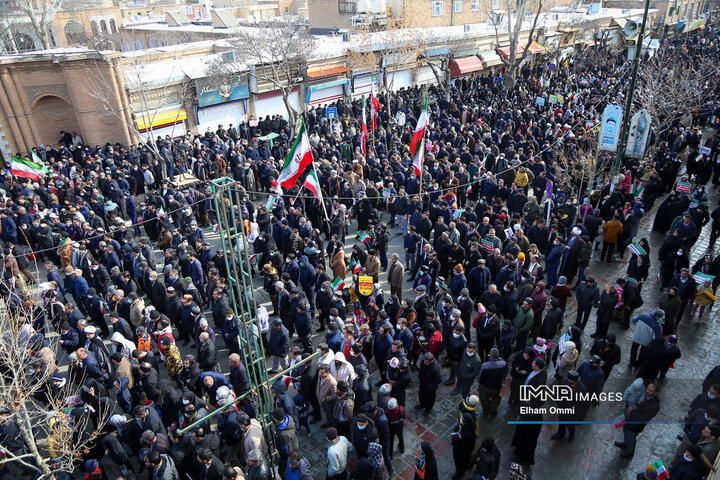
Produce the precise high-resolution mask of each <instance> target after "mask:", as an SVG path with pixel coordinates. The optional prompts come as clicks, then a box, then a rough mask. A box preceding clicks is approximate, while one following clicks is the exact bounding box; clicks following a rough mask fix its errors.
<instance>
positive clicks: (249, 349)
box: [183, 177, 277, 460]
mask: <svg viewBox="0 0 720 480" xmlns="http://www.w3.org/2000/svg"><path fill="white" fill-rule="evenodd" d="M210 189H211V191H212V193H213V202H214V204H215V211H216V212H217V217H218V227H219V230H218V233H219V235H220V244H221V247H222V250H223V252H224V256H223V258H224V260H225V267H226V269H227V272H228V274H227V275H228V286H229V294H230V305H231V307H232V309H233V311H234V312H235V317H236V318H237V324H238V332H239V336H238V338H239V341H240V357H241V358H242V361H243V364H244V365H245V369H246V370H247V374H248V379H249V381H250V386H251V390H250V391H249V392H248V393H246V394H245V395H242V396H241V397H240V398H238V399H236V400H235V402H233V404H234V403H236V402H238V401H240V400H241V399H243V398H245V397H249V396H250V395H252V399H253V400H254V403H255V409H256V411H257V419H258V421H259V422H260V424H261V425H262V426H263V431H264V433H265V439H266V441H267V443H268V445H273V434H272V428H271V427H272V425H273V422H272V418H271V415H270V414H271V412H272V408H273V404H274V401H273V398H272V395H271V393H270V387H271V386H272V381H275V379H276V378H277V376H275V377H272V378H268V374H267V368H266V365H265V349H264V347H263V342H262V339H261V338H260V336H261V335H262V330H261V327H260V320H259V319H258V316H257V314H256V312H257V309H256V303H255V290H254V288H253V283H252V276H251V273H250V272H252V268H251V266H250V258H249V255H248V241H247V236H246V231H245V228H246V226H245V225H246V224H245V219H244V218H243V216H242V206H243V204H244V195H245V194H244V191H243V189H242V187H241V186H240V185H239V184H238V183H237V182H236V181H235V180H233V179H232V178H229V177H223V178H219V179H216V180H213V181H212V182H211V183H210ZM221 410H222V409H218V410H215V411H214V412H213V413H211V414H210V415H207V416H206V417H205V418H204V419H203V420H205V419H206V418H209V417H212V416H214V415H215V414H217V413H219V412H220V411H221ZM195 423H197V422H195ZM191 426H192V425H191ZM188 429H189V427H188V428H185V429H184V430H183V431H186V430H188ZM270 451H272V449H270ZM270 460H272V459H270Z"/></svg>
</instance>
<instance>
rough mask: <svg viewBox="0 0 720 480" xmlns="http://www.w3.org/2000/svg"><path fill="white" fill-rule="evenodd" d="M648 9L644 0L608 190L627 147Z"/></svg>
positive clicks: (615, 177)
mask: <svg viewBox="0 0 720 480" xmlns="http://www.w3.org/2000/svg"><path fill="white" fill-rule="evenodd" d="M649 10H650V0H645V10H644V11H643V17H642V23H641V24H640V33H639V34H638V39H637V40H636V42H635V57H634V58H633V60H632V62H633V63H632V72H631V74H630V87H629V88H628V94H627V101H626V102H625V111H624V112H623V121H622V127H621V129H620V141H619V142H618V148H617V156H616V157H615V166H614V167H613V172H612V184H611V185H610V191H611V192H612V191H613V190H615V184H616V183H617V175H618V171H619V170H620V164H621V163H622V160H623V156H624V155H625V149H626V148H627V138H628V133H629V132H628V130H629V129H630V128H629V127H630V119H631V118H632V106H633V97H634V96H635V81H636V80H637V70H638V65H639V64H640V56H641V55H642V47H643V42H644V40H645V37H644V35H645V25H646V24H647V17H648V11H649Z"/></svg>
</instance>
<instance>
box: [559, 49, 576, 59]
mask: <svg viewBox="0 0 720 480" xmlns="http://www.w3.org/2000/svg"><path fill="white" fill-rule="evenodd" d="M573 53H575V48H574V47H565V48H563V49H562V50H560V56H561V57H567V56H568V55H572V54H573Z"/></svg>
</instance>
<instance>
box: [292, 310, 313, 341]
mask: <svg viewBox="0 0 720 480" xmlns="http://www.w3.org/2000/svg"><path fill="white" fill-rule="evenodd" d="M295 330H297V333H298V336H299V337H300V338H305V337H309V336H310V335H312V317H311V316H310V311H308V310H306V311H304V312H302V313H300V312H298V314H297V315H296V316H295Z"/></svg>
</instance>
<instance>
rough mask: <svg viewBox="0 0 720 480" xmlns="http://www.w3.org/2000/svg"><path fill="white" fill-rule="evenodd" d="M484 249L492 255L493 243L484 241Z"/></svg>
mask: <svg viewBox="0 0 720 480" xmlns="http://www.w3.org/2000/svg"><path fill="white" fill-rule="evenodd" d="M481 246H482V249H483V250H485V251H486V252H488V253H492V251H493V243H492V242H491V241H490V240H484V239H483V241H482V245H481Z"/></svg>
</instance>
